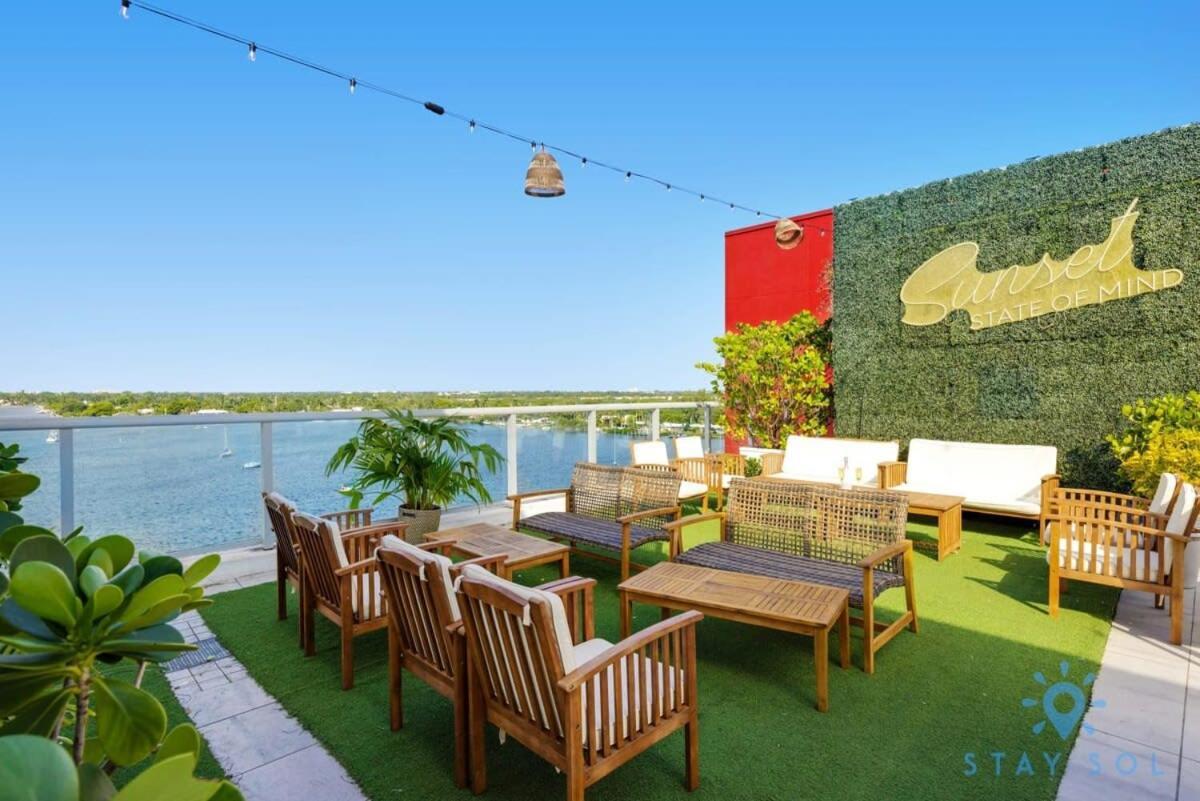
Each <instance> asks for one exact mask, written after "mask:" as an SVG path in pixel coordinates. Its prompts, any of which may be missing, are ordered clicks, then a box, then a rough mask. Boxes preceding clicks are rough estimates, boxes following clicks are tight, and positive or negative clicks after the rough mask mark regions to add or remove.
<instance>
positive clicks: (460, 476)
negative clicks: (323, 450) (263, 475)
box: [325, 409, 504, 542]
mask: <svg viewBox="0 0 1200 801" xmlns="http://www.w3.org/2000/svg"><path fill="white" fill-rule="evenodd" d="M467 434H468V432H467V426H465V425H464V424H463V423H461V422H459V421H457V420H453V419H451V418H449V417H435V418H430V419H422V418H420V417H417V416H416V415H414V414H413V413H412V412H409V411H401V410H399V409H392V410H390V411H388V412H386V415H385V417H383V418H381V419H374V418H370V419H367V420H363V421H362V423H361V424H360V425H359V427H358V431H357V432H356V433H355V435H354V436H353V437H352V438H351V439H350V440H349V441H348V442H346V443H345V444H344V445H342V446H341V447H339V448H338V449H337V451H336V452H335V453H334V454H333V457H332V458H331V459H330V460H329V464H327V465H326V466H325V474H326V475H330V474H332V473H334V472H336V471H338V470H345V469H347V468H351V469H353V470H354V471H355V472H356V473H357V476H356V477H355V479H354V480H353V481H352V482H351V483H350V484H349V486H348V487H347V488H346V489H345V490H344V491H343V492H344V494H345V495H347V496H348V497H349V498H350V505H351V507H352V508H353V507H357V506H358V505H359V503H360V502H361V501H362V498H363V497H364V496H365V495H366V494H367V493H368V492H373V493H375V497H374V500H373V502H372V506H378V505H379V504H380V503H382V502H383V501H385V500H387V499H388V498H392V497H399V498H400V499H401V503H400V509H399V514H398V516H399V517H400V518H401V519H402V520H403V519H407V520H408V523H409V526H408V530H407V532H406V536H407V537H408V538H409V539H411V540H412V541H413V542H420V541H421V540H422V538H423V535H425V534H427V533H428V532H430V531H437V528H438V525H439V524H440V523H441V519H442V509H443V508H444V507H446V506H447V505H449V504H450V503H452V502H453V501H454V500H456V499H458V498H467V499H469V500H472V501H474V502H475V503H488V502H490V501H491V500H492V495H491V493H490V492H488V489H487V486H486V485H485V484H484V483H483V477H484V471H485V470H486V471H487V472H488V473H494V472H495V471H496V469H497V468H498V467H499V466H500V463H501V462H503V461H504V457H502V456H501V455H500V453H499V451H497V450H496V449H495V448H493V447H492V446H491V445H480V444H475V443H472V442H471V440H470V438H469V437H468V435H467Z"/></svg>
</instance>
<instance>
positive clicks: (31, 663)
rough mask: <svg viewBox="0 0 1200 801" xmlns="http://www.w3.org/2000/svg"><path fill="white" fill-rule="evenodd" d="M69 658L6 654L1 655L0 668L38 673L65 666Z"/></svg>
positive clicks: (54, 655) (50, 655) (53, 655)
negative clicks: (38, 671)
mask: <svg viewBox="0 0 1200 801" xmlns="http://www.w3.org/2000/svg"><path fill="white" fill-rule="evenodd" d="M66 661H67V658H66V657H65V656H63V655H61V654H5V653H0V668H8V669H9V670H24V671H37V670H44V669H46V668H50V667H55V666H58V665H62V664H65V663H66Z"/></svg>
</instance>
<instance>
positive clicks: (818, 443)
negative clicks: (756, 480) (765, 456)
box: [783, 435, 900, 481]
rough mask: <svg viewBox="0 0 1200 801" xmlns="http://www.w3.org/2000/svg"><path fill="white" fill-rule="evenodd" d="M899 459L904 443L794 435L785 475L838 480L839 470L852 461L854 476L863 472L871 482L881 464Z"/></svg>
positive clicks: (787, 452) (789, 443)
mask: <svg viewBox="0 0 1200 801" xmlns="http://www.w3.org/2000/svg"><path fill="white" fill-rule="evenodd" d="M899 458H900V443H899V442H895V441H879V440H866V439H838V438H837V437H802V436H798V435H792V436H790V437H788V440H787V448H786V449H785V450H784V452H783V472H784V473H794V474H797V475H809V476H813V475H824V476H828V477H830V479H831V480H833V481H836V480H837V471H838V468H840V467H841V466H842V463H843V461H845V460H846V459H849V460H850V477H851V478H853V477H854V475H855V471H856V470H857V469H861V470H862V474H863V479H864V480H868V481H869V480H871V479H873V478H875V476H876V475H877V474H878V472H879V463H880V462H894V461H896V460H897V459H899Z"/></svg>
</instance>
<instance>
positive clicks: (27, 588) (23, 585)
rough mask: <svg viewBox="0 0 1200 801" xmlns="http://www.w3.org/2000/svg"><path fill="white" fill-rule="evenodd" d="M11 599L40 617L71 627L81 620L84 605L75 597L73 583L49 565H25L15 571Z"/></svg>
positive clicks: (40, 563) (30, 563)
mask: <svg viewBox="0 0 1200 801" xmlns="http://www.w3.org/2000/svg"><path fill="white" fill-rule="evenodd" d="M9 592H10V593H11V594H12V597H13V598H15V599H16V600H17V603H19V604H20V605H21V606H23V607H25V608H26V609H28V610H29V611H30V612H33V613H34V614H35V615H37V616H38V617H42V618H45V619H46V620H51V621H53V622H55V623H58V624H60V625H62V626H66V627H68V628H70V627H71V626H73V625H75V621H76V620H78V619H79V613H80V612H81V611H83V604H82V603H80V601H79V599H78V598H76V597H75V589H74V587H72V585H71V580H70V579H68V578H67V577H66V575H65V574H64V573H63V572H62V571H61V570H59V569H58V568H57V567H55V566H54V565H52V564H50V563H49V562H25V563H24V564H22V565H21V566H20V567H18V568H17V569H16V571H14V572H13V575H12V586H11V587H9Z"/></svg>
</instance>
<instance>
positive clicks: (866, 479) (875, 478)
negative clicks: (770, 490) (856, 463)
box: [768, 468, 879, 487]
mask: <svg viewBox="0 0 1200 801" xmlns="http://www.w3.org/2000/svg"><path fill="white" fill-rule="evenodd" d="M853 470H854V468H851V473H850V484H851V486H854V487H874V486H877V485H878V484H879V471H878V470H875V471H873V472H871V473H869V474H868V473H867V472H866V471H863V477H862V480H859V481H856V480H855V479H854V476H855V473H854V472H853ZM768 478H787V479H791V480H792V481H811V482H816V483H818V484H841V481H840V480H839V479H838V477H837V473H836V472H835V473H834V474H833V475H825V474H820V473H772V474H771V475H770V476H768Z"/></svg>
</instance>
